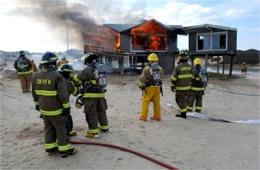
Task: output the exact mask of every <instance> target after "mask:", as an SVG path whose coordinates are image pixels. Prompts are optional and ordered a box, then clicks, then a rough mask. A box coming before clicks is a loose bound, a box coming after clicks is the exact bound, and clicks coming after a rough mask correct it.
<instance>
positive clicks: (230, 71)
mask: <svg viewBox="0 0 260 170" xmlns="http://www.w3.org/2000/svg"><path fill="white" fill-rule="evenodd" d="M232 69H233V55H231V61H230V68H229V75H230V76H231V75H232Z"/></svg>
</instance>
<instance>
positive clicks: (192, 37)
mask: <svg viewBox="0 0 260 170" xmlns="http://www.w3.org/2000/svg"><path fill="white" fill-rule="evenodd" d="M189 52H193V53H195V52H196V33H190V34H189Z"/></svg>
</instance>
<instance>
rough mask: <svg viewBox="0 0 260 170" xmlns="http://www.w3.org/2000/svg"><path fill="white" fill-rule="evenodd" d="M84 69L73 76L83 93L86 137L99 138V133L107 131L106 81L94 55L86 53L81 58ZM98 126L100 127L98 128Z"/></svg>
mask: <svg viewBox="0 0 260 170" xmlns="http://www.w3.org/2000/svg"><path fill="white" fill-rule="evenodd" d="M83 60H84V64H85V65H87V66H86V68H85V69H83V70H82V71H80V72H79V73H78V74H75V75H74V77H73V79H74V81H75V84H79V83H81V85H82V89H83V90H82V91H83V95H82V96H83V102H84V113H85V116H86V121H87V123H88V131H87V133H86V137H89V138H94V137H99V131H100V130H101V132H107V131H108V130H109V125H108V120H107V115H106V110H107V102H106V99H105V92H106V89H105V87H106V79H105V75H104V72H102V71H101V70H99V68H98V67H97V66H98V65H97V63H98V56H97V55H96V54H94V53H87V54H86V55H85V56H83ZM99 125H100V126H99Z"/></svg>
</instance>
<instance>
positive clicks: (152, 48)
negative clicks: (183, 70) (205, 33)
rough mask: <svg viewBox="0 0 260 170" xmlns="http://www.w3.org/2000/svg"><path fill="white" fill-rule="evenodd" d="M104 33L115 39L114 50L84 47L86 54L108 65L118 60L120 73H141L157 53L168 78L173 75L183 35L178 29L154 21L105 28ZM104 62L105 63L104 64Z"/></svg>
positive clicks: (111, 25)
mask: <svg viewBox="0 0 260 170" xmlns="http://www.w3.org/2000/svg"><path fill="white" fill-rule="evenodd" d="M104 29H106V30H107V31H109V32H110V33H112V34H113V35H114V41H113V42H111V41H110V43H109V44H112V45H113V47H110V48H106V47H105V46H104V45H103V46H101V47H102V48H100V46H93V45H85V48H84V52H85V53H86V52H90V51H92V52H96V53H98V54H100V56H102V57H105V59H103V60H104V61H105V63H106V64H108V65H111V62H112V61H111V60H115V59H117V60H118V63H119V64H118V66H119V70H123V69H133V70H141V69H142V68H143V67H144V66H145V63H147V56H148V54H149V53H151V52H154V53H156V54H157V55H158V57H159V64H160V65H161V66H163V68H164V71H165V73H166V74H169V73H171V72H172V70H173V68H174V63H175V54H176V53H177V35H178V34H184V35H185V33H184V32H183V31H182V27H181V26H179V25H163V24H161V23H160V22H158V21H156V20H154V19H152V20H149V21H145V22H143V23H141V24H138V25H131V24H104ZM103 60H102V61H103Z"/></svg>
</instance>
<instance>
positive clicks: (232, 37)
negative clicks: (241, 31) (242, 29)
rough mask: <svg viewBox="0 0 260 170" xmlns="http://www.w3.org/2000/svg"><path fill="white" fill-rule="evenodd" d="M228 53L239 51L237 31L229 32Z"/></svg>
mask: <svg viewBox="0 0 260 170" xmlns="http://www.w3.org/2000/svg"><path fill="white" fill-rule="evenodd" d="M228 51H231V52H236V51H237V31H230V30H229V31H228Z"/></svg>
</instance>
